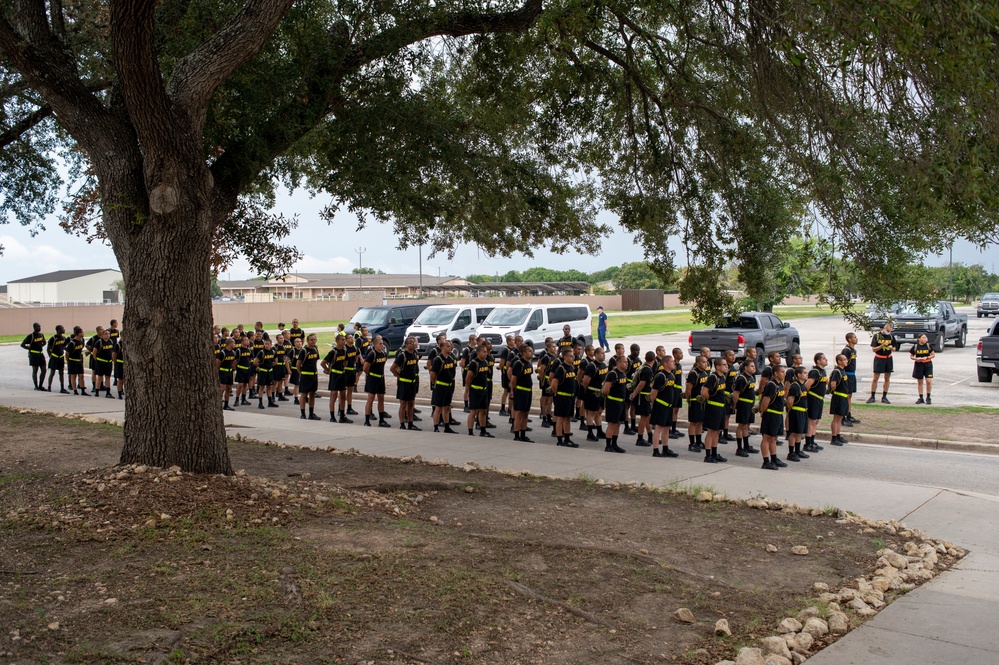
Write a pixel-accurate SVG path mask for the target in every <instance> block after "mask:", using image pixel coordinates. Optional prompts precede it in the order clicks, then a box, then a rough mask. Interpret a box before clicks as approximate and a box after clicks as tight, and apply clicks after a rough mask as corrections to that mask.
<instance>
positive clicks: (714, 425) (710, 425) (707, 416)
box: [704, 404, 725, 430]
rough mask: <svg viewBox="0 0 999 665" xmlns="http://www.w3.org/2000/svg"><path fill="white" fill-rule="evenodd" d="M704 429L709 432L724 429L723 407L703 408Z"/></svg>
mask: <svg viewBox="0 0 999 665" xmlns="http://www.w3.org/2000/svg"><path fill="white" fill-rule="evenodd" d="M704 427H705V428H706V429H709V430H720V429H725V407H724V406H714V405H711V404H708V405H707V406H706V407H705V408H704Z"/></svg>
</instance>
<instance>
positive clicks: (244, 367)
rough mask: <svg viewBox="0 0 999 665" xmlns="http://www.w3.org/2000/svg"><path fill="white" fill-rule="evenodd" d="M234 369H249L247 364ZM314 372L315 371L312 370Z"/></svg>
mask: <svg viewBox="0 0 999 665" xmlns="http://www.w3.org/2000/svg"><path fill="white" fill-rule="evenodd" d="M236 369H250V366H249V365H236ZM313 374H315V372H313Z"/></svg>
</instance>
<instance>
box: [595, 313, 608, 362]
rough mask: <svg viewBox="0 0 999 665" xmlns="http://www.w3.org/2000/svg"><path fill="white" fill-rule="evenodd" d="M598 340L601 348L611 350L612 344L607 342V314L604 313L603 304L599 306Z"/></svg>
mask: <svg viewBox="0 0 999 665" xmlns="http://www.w3.org/2000/svg"><path fill="white" fill-rule="evenodd" d="M597 341H599V342H600V348H602V349H603V350H604V351H610V344H608V343H607V315H606V314H604V308H603V306H600V307H597Z"/></svg>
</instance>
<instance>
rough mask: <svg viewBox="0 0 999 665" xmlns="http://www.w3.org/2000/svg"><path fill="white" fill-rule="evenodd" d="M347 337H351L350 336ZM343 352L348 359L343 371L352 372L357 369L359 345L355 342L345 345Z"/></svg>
mask: <svg viewBox="0 0 999 665" xmlns="http://www.w3.org/2000/svg"><path fill="white" fill-rule="evenodd" d="M347 339H351V338H350V337H348V338H347ZM343 353H344V356H345V357H346V360H347V362H346V363H345V364H344V366H343V371H345V372H351V373H352V372H353V371H354V370H356V369H357V359H358V353H357V347H356V346H354V345H353V344H348V345H346V346H345V347H343Z"/></svg>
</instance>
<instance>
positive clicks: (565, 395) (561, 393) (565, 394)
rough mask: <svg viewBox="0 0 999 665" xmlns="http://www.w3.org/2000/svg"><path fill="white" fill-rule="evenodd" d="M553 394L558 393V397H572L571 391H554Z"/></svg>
mask: <svg viewBox="0 0 999 665" xmlns="http://www.w3.org/2000/svg"><path fill="white" fill-rule="evenodd" d="M555 394H556V395H559V396H560V397H572V393H563V392H556V393H555Z"/></svg>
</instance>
